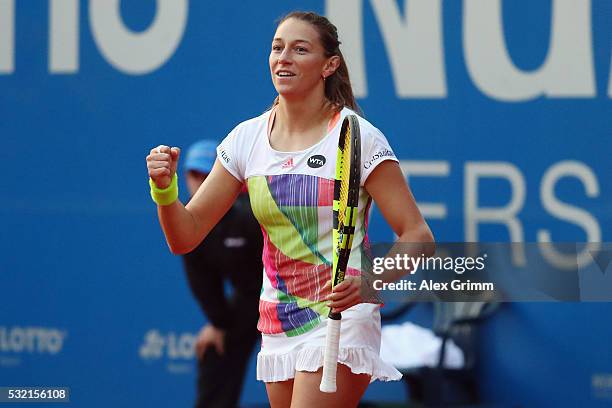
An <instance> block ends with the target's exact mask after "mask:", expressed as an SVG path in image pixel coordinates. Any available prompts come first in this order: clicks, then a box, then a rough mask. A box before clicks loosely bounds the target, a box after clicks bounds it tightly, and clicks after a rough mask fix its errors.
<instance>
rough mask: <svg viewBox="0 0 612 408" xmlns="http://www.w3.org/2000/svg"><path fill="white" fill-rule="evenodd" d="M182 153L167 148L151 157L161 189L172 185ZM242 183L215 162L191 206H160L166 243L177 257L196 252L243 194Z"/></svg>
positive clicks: (149, 162) (150, 165)
mask: <svg viewBox="0 0 612 408" xmlns="http://www.w3.org/2000/svg"><path fill="white" fill-rule="evenodd" d="M179 155H180V151H179V150H178V149H176V148H172V149H170V148H169V147H167V146H160V147H159V148H156V149H153V150H151V153H150V154H149V156H147V168H148V171H149V176H150V177H151V179H152V180H153V182H154V183H155V184H156V185H157V187H159V188H165V187H167V186H168V185H169V184H170V180H171V179H172V177H173V176H174V174H175V172H176V169H177V164H178V158H179ZM241 187H242V183H241V182H240V181H238V180H237V179H236V178H235V177H234V176H232V175H231V173H230V172H229V171H227V170H226V169H225V168H224V167H223V165H221V163H219V161H218V160H216V161H215V164H214V166H213V169H212V170H211V172H210V174H209V175H208V177H206V180H204V182H203V183H202V185H201V186H200V188H199V189H198V191H197V192H196V193H195V195H194V196H193V198H192V199H191V200H190V201H189V203H188V204H187V205H186V206H184V205H183V203H181V202H180V200H178V199H177V200H176V201H174V202H173V203H172V204H170V205H165V206H161V205H158V206H157V215H158V217H159V223H160V224H161V227H162V230H163V231H164V235H165V236H166V242H167V243H168V247H169V248H170V251H172V253H173V254H185V253H187V252H190V251H191V250H193V249H194V248H195V247H196V246H198V244H199V243H200V242H202V240H203V239H204V238H205V237H206V235H208V233H209V232H210V230H212V229H213V227H214V226H215V225H216V224H217V222H219V220H220V219H221V217H223V215H224V214H225V213H226V212H227V210H229V208H230V207H231V206H232V204H233V203H234V200H235V199H236V197H237V196H238V194H239V193H240V189H241Z"/></svg>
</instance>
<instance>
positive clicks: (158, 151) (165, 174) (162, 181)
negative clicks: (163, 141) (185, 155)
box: [147, 145, 181, 189]
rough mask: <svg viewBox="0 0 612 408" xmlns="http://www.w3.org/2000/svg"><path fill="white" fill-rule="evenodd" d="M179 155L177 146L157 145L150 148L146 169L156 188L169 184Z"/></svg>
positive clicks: (179, 151) (165, 186)
mask: <svg viewBox="0 0 612 408" xmlns="http://www.w3.org/2000/svg"><path fill="white" fill-rule="evenodd" d="M180 155H181V149H179V148H178V147H172V148H170V147H168V146H164V145H159V146H157V147H155V148H153V149H151V151H150V152H149V155H148V156H147V170H148V172H149V177H151V179H152V180H153V182H154V183H155V185H156V186H157V188H161V189H164V188H167V187H168V186H169V185H170V182H171V181H172V177H173V176H174V174H175V173H176V168H177V164H178V160H179V156H180Z"/></svg>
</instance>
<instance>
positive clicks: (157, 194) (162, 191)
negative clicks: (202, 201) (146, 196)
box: [149, 173, 178, 205]
mask: <svg viewBox="0 0 612 408" xmlns="http://www.w3.org/2000/svg"><path fill="white" fill-rule="evenodd" d="M149 186H151V198H152V199H153V201H155V204H157V205H170V204H172V203H173V202H175V201H176V199H177V198H178V176H177V175H176V173H174V176H172V181H171V182H170V185H169V186H168V187H166V188H159V187H157V185H155V182H154V181H153V180H152V179H151V178H149Z"/></svg>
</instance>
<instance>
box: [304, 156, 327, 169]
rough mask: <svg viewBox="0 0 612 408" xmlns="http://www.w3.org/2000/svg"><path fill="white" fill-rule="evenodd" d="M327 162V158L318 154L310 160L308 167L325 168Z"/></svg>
mask: <svg viewBox="0 0 612 408" xmlns="http://www.w3.org/2000/svg"><path fill="white" fill-rule="evenodd" d="M326 161H327V160H326V159H325V156H321V155H320V154H316V155H314V156H310V157H309V158H308V167H312V168H313V169H318V168H319V167H323V165H325V162H326Z"/></svg>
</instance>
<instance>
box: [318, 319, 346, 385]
mask: <svg viewBox="0 0 612 408" xmlns="http://www.w3.org/2000/svg"><path fill="white" fill-rule="evenodd" d="M341 321H342V320H340V319H338V320H335V319H327V342H326V345H325V356H324V358H323V377H322V378H321V385H320V386H319V389H320V390H321V392H327V393H331V392H336V370H337V368H338V350H339V348H340V322H341Z"/></svg>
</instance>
